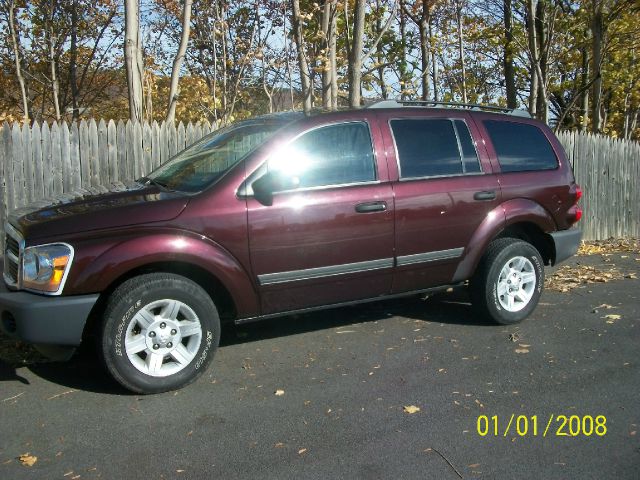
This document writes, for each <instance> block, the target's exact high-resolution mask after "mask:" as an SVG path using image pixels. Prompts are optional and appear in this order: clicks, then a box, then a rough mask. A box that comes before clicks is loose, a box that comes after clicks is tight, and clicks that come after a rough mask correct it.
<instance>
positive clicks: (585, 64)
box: [579, 47, 589, 132]
mask: <svg viewBox="0 0 640 480" xmlns="http://www.w3.org/2000/svg"><path fill="white" fill-rule="evenodd" d="M581 54H582V68H581V72H580V84H581V85H580V86H581V88H582V89H583V92H582V95H581V96H582V98H581V100H582V105H581V106H580V115H581V117H582V118H581V119H580V125H579V129H580V131H581V132H585V131H587V128H588V126H589V92H588V90H589V89H588V88H587V85H588V83H589V53H588V51H587V48H586V47H583V48H582V50H581Z"/></svg>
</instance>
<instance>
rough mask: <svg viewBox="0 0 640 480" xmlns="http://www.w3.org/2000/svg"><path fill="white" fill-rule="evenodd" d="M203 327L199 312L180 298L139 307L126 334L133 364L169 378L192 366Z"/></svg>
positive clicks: (146, 372)
mask: <svg viewBox="0 0 640 480" xmlns="http://www.w3.org/2000/svg"><path fill="white" fill-rule="evenodd" d="M201 341H202V326H201V325H200V319H199V318H198V316H197V315H196V313H195V312H194V311H193V309H191V307H189V306H188V305H186V304H185V303H182V302H180V301H178V300H173V299H163V300H157V301H155V302H151V303H149V304H147V305H145V306H144V307H142V308H140V309H139V310H138V311H137V312H136V313H135V315H133V317H132V318H131V321H130V322H129V326H128V327H127V332H126V334H125V341H124V346H125V351H126V352H127V357H128V358H129V361H130V362H131V364H132V365H133V366H134V367H135V368H136V369H137V370H138V371H140V372H142V373H144V374H145V375H149V376H152V377H167V376H169V375H173V374H175V373H178V372H179V371H180V370H182V369H184V368H185V367H186V366H187V365H189V364H190V363H191V362H192V361H193V359H194V358H195V357H196V354H197V353H198V349H199V348H200V342H201Z"/></svg>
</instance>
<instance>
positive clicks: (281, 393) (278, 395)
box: [273, 389, 284, 397]
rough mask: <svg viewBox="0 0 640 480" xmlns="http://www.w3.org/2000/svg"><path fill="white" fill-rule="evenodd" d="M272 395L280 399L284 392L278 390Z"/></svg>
mask: <svg viewBox="0 0 640 480" xmlns="http://www.w3.org/2000/svg"><path fill="white" fill-rule="evenodd" d="M273 394H274V395H275V396H276V397H281V396H283V395H284V390H280V389H278V390H276V391H275V392H274V393H273Z"/></svg>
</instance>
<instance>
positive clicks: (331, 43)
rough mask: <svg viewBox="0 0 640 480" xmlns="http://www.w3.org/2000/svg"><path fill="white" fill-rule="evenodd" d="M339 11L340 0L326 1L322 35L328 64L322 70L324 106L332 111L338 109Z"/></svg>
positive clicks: (323, 11) (323, 12)
mask: <svg viewBox="0 0 640 480" xmlns="http://www.w3.org/2000/svg"><path fill="white" fill-rule="evenodd" d="M337 9H338V0H325V2H324V5H323V10H322V35H323V37H324V50H325V57H326V62H325V65H324V67H323V69H322V105H323V107H324V108H327V109H330V110H336V109H337V108H338V67H337V60H336V25H337Z"/></svg>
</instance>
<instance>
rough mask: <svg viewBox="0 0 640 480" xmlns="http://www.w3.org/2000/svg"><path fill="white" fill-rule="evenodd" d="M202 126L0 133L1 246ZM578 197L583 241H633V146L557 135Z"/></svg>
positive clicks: (134, 172)
mask: <svg viewBox="0 0 640 480" xmlns="http://www.w3.org/2000/svg"><path fill="white" fill-rule="evenodd" d="M212 129H213V128H212V126H211V125H210V124H209V123H207V122H204V123H195V124H192V123H189V124H187V125H186V126H185V125H184V124H183V123H179V124H178V125H173V124H166V123H164V122H163V123H162V124H158V123H157V122H153V123H152V124H147V123H145V124H138V123H132V122H130V121H127V122H123V121H119V122H117V123H116V122H114V121H113V120H111V121H109V122H105V121H104V120H100V121H99V122H96V121H95V120H91V121H89V122H87V121H84V120H83V121H81V122H80V123H71V124H67V123H66V122H62V123H61V124H57V123H53V124H48V123H43V124H41V125H36V124H34V125H33V126H28V125H23V126H21V125H19V124H18V123H15V124H13V125H9V124H7V123H4V124H3V125H2V126H1V127H0V200H1V205H0V244H3V243H4V227H3V224H4V221H5V219H6V218H7V215H8V213H9V212H10V211H12V210H13V209H16V208H19V207H22V206H24V205H27V204H29V203H31V202H34V201H38V200H42V199H46V198H51V197H55V196H56V195H59V194H62V193H66V192H72V191H77V190H81V189H84V190H91V189H92V187H97V186H99V185H105V184H110V183H114V182H119V181H123V180H129V179H135V178H139V177H141V176H143V175H145V174H146V173H148V172H150V171H152V170H153V169H154V168H156V167H157V166H158V165H160V164H162V163H163V162H165V161H166V160H168V159H169V158H171V157H172V156H173V155H174V154H176V153H177V152H179V151H180V150H182V149H183V148H185V147H187V146H188V145H190V144H192V143H194V142H195V141H197V140H199V139H200V138H202V137H203V136H204V135H206V134H208V133H209V132H211V131H212ZM559 138H560V141H561V142H562V143H563V145H564V146H565V149H566V151H567V154H568V156H569V158H570V160H571V162H572V164H573V167H574V172H575V176H576V179H577V181H578V183H579V184H580V185H581V186H582V188H583V191H584V197H583V199H582V205H583V207H584V211H585V217H584V220H583V221H582V228H583V229H584V232H585V237H584V238H585V239H588V240H601V239H606V238H609V237H640V219H639V217H640V189H638V188H637V187H638V184H639V183H640V144H638V143H636V142H629V141H622V140H614V139H610V138H606V137H602V136H594V135H583V134H578V133H561V134H560V135H559Z"/></svg>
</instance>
